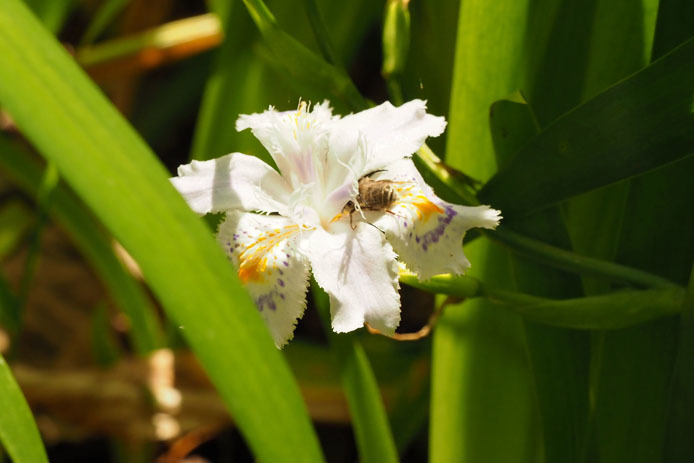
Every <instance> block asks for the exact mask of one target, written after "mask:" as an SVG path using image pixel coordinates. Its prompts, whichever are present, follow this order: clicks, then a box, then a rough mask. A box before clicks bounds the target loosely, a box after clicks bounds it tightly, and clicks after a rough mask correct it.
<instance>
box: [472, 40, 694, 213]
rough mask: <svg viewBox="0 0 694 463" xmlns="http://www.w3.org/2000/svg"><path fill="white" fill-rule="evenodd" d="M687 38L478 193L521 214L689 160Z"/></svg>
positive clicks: (693, 131) (692, 73)
mask: <svg viewBox="0 0 694 463" xmlns="http://www.w3.org/2000/svg"><path fill="white" fill-rule="evenodd" d="M692 82H694V39H692V40H689V41H688V42H686V43H685V44H683V45H681V46H680V47H678V48H677V49H675V50H673V51H672V52H671V53H669V54H668V55H666V56H664V57H663V58H661V59H660V60H658V61H656V62H655V63H653V64H652V65H650V66H649V67H647V68H645V69H644V70H642V71H640V72H638V73H636V74H634V75H633V76H631V77H629V78H628V79H626V80H624V81H622V82H620V83H619V84H617V85H615V86H614V87H612V88H610V89H608V90H607V91H605V92H603V93H601V94H600V95H598V96H596V97H595V98H593V99H591V100H590V101H588V102H586V103H584V104H583V105H581V106H579V107H578V108H576V109H574V110H572V111H570V112H569V113H567V114H565V115H564V116H562V117H561V118H559V119H558V120H556V121H555V122H554V123H552V124H551V125H550V126H549V127H547V129H546V130H544V132H542V133H541V134H540V135H539V136H538V137H536V138H535V139H534V140H533V141H532V142H531V143H529V144H527V145H526V146H525V147H524V148H523V149H522V150H521V151H520V152H518V153H517V155H516V156H515V157H514V159H513V160H511V162H510V163H509V164H508V165H507V166H506V167H505V168H504V169H503V170H502V171H500V172H499V173H498V174H497V175H496V176H495V177H494V178H492V179H491V180H490V181H489V182H488V183H487V185H485V187H484V188H483V189H482V190H481V191H480V193H479V198H480V199H481V200H482V201H483V202H488V203H491V204H494V205H495V207H499V208H501V209H502V210H503V211H504V213H506V214H508V215H511V214H515V215H518V214H528V213H530V212H531V211H533V210H537V209H540V208H542V207H544V206H547V205H550V204H553V203H556V202H557V201H560V200H562V199H565V198H568V197H570V196H573V195H576V194H579V193H583V192H586V191H589V190H592V189H595V188H599V187H601V186H605V185H608V184H610V183H613V182H616V181H618V180H622V179H626V178H630V177H633V176H635V175H639V174H642V173H644V172H647V171H648V170H651V169H654V168H656V167H661V166H663V165H665V164H667V163H668V162H672V161H675V160H678V159H682V158H684V157H687V156H689V155H691V154H692V153H694V114H692V111H693V110H692V107H691V98H692V92H693V91H694V83H692Z"/></svg>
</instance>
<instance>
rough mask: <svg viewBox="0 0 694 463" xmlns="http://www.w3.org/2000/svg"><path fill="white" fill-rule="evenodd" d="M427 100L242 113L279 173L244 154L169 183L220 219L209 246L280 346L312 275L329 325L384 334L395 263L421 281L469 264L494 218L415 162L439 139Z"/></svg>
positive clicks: (198, 166) (392, 307)
mask: <svg viewBox="0 0 694 463" xmlns="http://www.w3.org/2000/svg"><path fill="white" fill-rule="evenodd" d="M445 126H446V121H445V120H444V118H443V117H435V116H433V115H431V114H428V113H427V112H426V106H425V102H424V101H421V100H413V101H410V102H408V103H406V104H404V105H402V106H399V107H394V106H393V105H391V104H390V103H387V102H386V103H383V104H381V105H380V106H377V107H374V108H371V109H367V110H365V111H362V112H359V113H356V114H350V115H348V116H345V117H340V116H335V115H333V114H332V110H331V108H330V107H329V104H328V102H327V101H326V102H323V103H322V104H319V105H315V106H314V107H313V108H311V107H310V106H309V105H306V104H305V103H303V102H302V103H300V104H299V107H298V109H297V110H296V111H285V112H279V111H276V110H275V109H274V108H272V107H270V108H269V109H268V110H266V111H265V112H263V113H260V114H250V115H242V116H240V117H239V119H238V120H237V122H236V129H237V130H245V129H251V131H252V132H253V134H254V135H255V136H256V137H257V138H258V139H259V140H260V142H261V143H262V144H263V146H264V147H265V148H266V149H267V150H268V152H269V153H270V155H271V156H272V159H273V160H274V161H275V164H276V165H277V170H275V169H273V168H272V167H270V166H269V165H267V164H266V163H264V162H263V161H261V160H259V159H258V158H256V157H253V156H247V155H245V154H242V153H232V154H228V155H226V156H223V157H221V158H218V159H213V160H210V161H193V162H192V163H190V164H186V165H183V166H180V167H179V168H178V176H177V177H174V178H172V179H171V181H172V182H173V185H174V186H175V187H176V188H177V189H178V190H179V191H180V192H181V194H182V195H183V197H184V198H185V199H186V200H187V202H188V203H189V204H190V206H191V208H192V209H193V210H194V211H195V212H197V213H198V214H207V213H212V212H225V213H226V218H225V220H224V221H223V222H222V224H221V225H220V226H219V229H218V231H217V239H218V241H219V244H220V245H221V246H222V247H223V248H224V250H225V251H226V253H227V255H228V256H229V258H230V260H231V261H232V262H233V263H234V265H235V266H236V267H237V268H238V275H239V278H240V279H241V281H242V282H243V283H244V285H245V287H246V288H247V289H248V291H249V292H250V294H251V295H252V297H253V299H254V300H255V302H256V305H257V307H258V310H259V311H260V313H261V315H262V316H263V318H264V319H265V321H266V322H267V325H268V328H269V330H270V332H271V334H272V337H273V339H274V341H275V344H276V345H277V347H279V348H281V347H282V346H284V345H285V344H286V343H287V342H288V341H289V340H290V339H291V338H292V337H293V335H294V328H295V326H296V323H297V322H298V320H299V319H300V318H301V316H302V315H303V312H304V309H305V308H306V291H307V288H308V283H309V275H310V273H311V272H312V273H313V276H314V278H315V279H316V282H317V283H318V284H319V285H320V286H321V287H322V288H323V289H324V290H325V291H326V292H327V293H328V294H329V296H330V313H331V317H332V328H333V330H334V331H335V332H338V333H341V332H348V331H353V330H355V329H357V328H360V327H361V326H363V325H364V323H365V322H368V323H369V324H370V325H371V326H372V327H374V328H376V329H377V330H379V331H381V332H382V333H384V334H392V333H394V332H395V329H396V328H397V326H398V324H399V323H400V295H399V283H398V261H400V262H403V263H404V264H405V265H406V266H407V268H408V269H409V270H411V271H413V272H414V273H416V274H417V275H418V276H419V278H421V279H428V278H430V277H432V276H434V275H437V274H440V273H455V274H460V273H463V272H465V270H467V269H468V268H469V267H470V263H469V262H468V260H467V259H466V258H465V255H464V254H463V248H462V240H463V236H464V234H465V232H466V231H467V230H468V229H470V228H473V227H483V228H495V227H496V226H497V224H498V223H499V220H500V215H499V211H497V210H494V209H491V208H490V207H488V206H478V207H466V206H460V205H456V204H450V203H447V202H445V201H443V200H441V199H440V198H438V197H437V196H436V195H435V194H434V192H433V190H432V189H431V187H429V186H428V185H427V184H426V183H424V180H423V179H422V177H421V175H420V174H419V172H418V171H417V169H416V168H415V166H414V163H413V162H412V160H411V158H410V157H411V155H412V154H413V153H414V152H415V151H417V149H419V148H420V147H421V146H422V144H424V141H425V140H426V138H427V137H436V136H438V135H440V134H441V133H442V132H443V130H444V128H445Z"/></svg>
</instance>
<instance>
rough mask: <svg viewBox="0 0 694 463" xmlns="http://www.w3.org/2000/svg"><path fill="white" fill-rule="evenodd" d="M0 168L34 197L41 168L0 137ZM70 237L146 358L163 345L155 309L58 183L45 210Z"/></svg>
mask: <svg viewBox="0 0 694 463" xmlns="http://www.w3.org/2000/svg"><path fill="white" fill-rule="evenodd" d="M0 153H2V156H0V169H2V170H3V171H5V172H6V173H7V174H8V176H9V177H10V178H11V179H12V180H14V182H16V184H17V186H19V187H20V188H21V189H23V190H24V191H25V192H26V193H28V194H29V195H31V196H34V197H36V196H37V195H38V185H39V183H40V180H41V176H42V171H43V170H42V168H41V166H39V165H38V163H36V162H35V161H33V160H32V159H31V157H30V156H29V153H27V152H26V150H24V149H22V148H20V147H19V145H18V144H16V143H12V142H10V141H9V140H8V139H7V138H6V137H0ZM48 212H49V213H50V214H51V215H52V216H53V218H54V219H55V221H56V222H57V223H59V224H60V225H61V226H62V227H63V228H64V230H65V231H66V232H67V233H68V234H69V235H70V236H71V238H72V239H73V241H74V242H75V244H76V246H77V247H78V248H79V249H80V251H81V252H82V253H83V255H84V257H85V258H86V259H87V260H88V261H89V262H90V263H91V265H92V266H93V267H94V269H95V270H96V272H97V273H98V274H99V275H100V277H101V278H102V279H103V281H104V283H105V284H106V285H107V286H108V288H109V290H110V292H111V295H112V296H113V299H114V300H115V301H116V303H117V304H118V306H119V307H120V308H121V309H122V310H123V312H124V313H125V314H126V316H127V317H128V320H129V322H130V327H131V336H132V341H133V344H134V348H135V351H136V352H137V353H138V354H140V355H146V354H147V353H149V352H150V351H152V350H154V349H157V348H159V347H162V346H163V343H164V340H163V339H162V333H161V329H160V328H159V326H158V322H157V320H156V318H155V309H154V307H153V306H152V304H151V303H150V302H149V301H148V296H147V295H146V294H145V292H144V290H143V289H142V288H141V287H140V286H139V285H138V284H137V283H136V282H135V281H134V280H133V278H132V276H130V275H129V274H128V272H127V270H126V269H125V268H124V267H123V264H121V262H120V261H119V260H118V259H117V258H116V256H115V255H114V253H113V243H112V239H111V238H110V237H109V236H108V235H107V234H106V233H105V232H104V231H103V229H102V226H101V224H99V223H98V221H97V220H96V219H95V218H94V217H93V216H92V215H91V214H90V213H89V212H88V211H87V210H85V206H84V203H82V201H80V200H79V199H78V198H76V197H75V195H74V194H73V193H72V192H71V191H69V189H68V188H66V187H65V186H64V185H62V184H59V185H58V186H57V188H56V190H55V192H54V193H53V200H52V202H51V208H50V210H49V211H48Z"/></svg>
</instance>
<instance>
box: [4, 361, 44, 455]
mask: <svg viewBox="0 0 694 463" xmlns="http://www.w3.org/2000/svg"><path fill="white" fill-rule="evenodd" d="M0 410H2V413H0V441H2V445H3V446H4V448H5V450H6V451H7V453H8V454H9V455H10V457H12V460H13V461H14V463H48V457H47V456H46V450H45V449H44V447H43V442H41V436H40V435H39V430H38V428H37V427H36V423H35V422H34V418H33V416H32V414H31V410H30V409H29V405H28V404H27V402H26V399H25V398H24V395H23V394H22V391H21V390H20V389H19V386H18V385H17V381H16V380H15V379H14V376H13V375H12V372H11V371H10V367H9V366H8V365H7V362H5V359H4V358H3V357H2V356H0Z"/></svg>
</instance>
